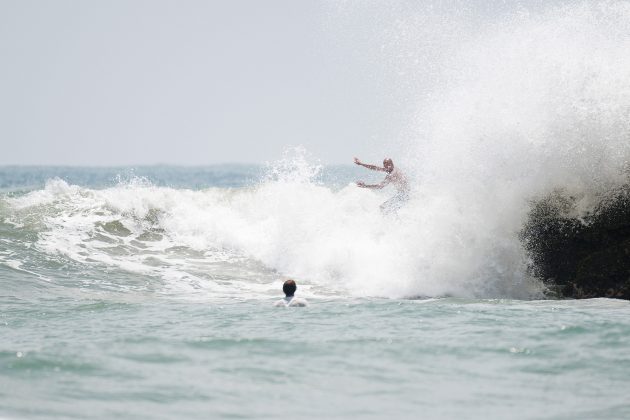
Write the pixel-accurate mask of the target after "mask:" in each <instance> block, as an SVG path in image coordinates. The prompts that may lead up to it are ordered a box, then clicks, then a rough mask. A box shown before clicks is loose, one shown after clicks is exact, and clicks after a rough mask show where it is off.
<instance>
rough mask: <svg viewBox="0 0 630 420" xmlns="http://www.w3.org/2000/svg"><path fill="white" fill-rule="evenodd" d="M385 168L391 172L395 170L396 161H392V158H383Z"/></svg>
mask: <svg viewBox="0 0 630 420" xmlns="http://www.w3.org/2000/svg"><path fill="white" fill-rule="evenodd" d="M383 168H385V171H387V173H390V172H391V171H393V170H394V161H392V160H391V159H390V158H385V159H383Z"/></svg>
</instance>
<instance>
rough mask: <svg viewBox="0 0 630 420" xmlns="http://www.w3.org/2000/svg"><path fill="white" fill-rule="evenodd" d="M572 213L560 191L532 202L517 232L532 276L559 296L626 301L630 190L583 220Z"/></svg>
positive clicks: (628, 290)
mask: <svg viewBox="0 0 630 420" xmlns="http://www.w3.org/2000/svg"><path fill="white" fill-rule="evenodd" d="M573 210H574V199H573V198H572V197H570V196H566V195H563V194H562V193H554V194H552V195H550V196H548V197H545V198H544V199H542V200H539V201H537V202H535V203H533V205H532V209H531V211H530V214H529V219H528V221H527V223H526V225H525V226H524V228H523V230H522V231H521V240H522V242H523V245H524V247H525V249H526V250H527V252H528V254H529V256H530V259H531V264H530V271H531V274H532V275H534V276H536V277H538V278H541V279H542V280H543V281H545V283H546V284H547V285H548V286H549V289H550V291H551V292H552V293H553V294H556V295H557V296H559V297H570V298H593V297H611V298H620V299H630V186H628V185H626V186H624V187H621V188H618V189H616V190H614V191H611V192H609V193H607V194H606V195H605V197H604V198H602V199H601V200H600V202H599V203H598V204H597V205H596V206H595V208H594V209H593V210H592V211H590V212H588V213H587V214H586V215H584V216H582V217H577V216H575V215H573V214H572V213H573Z"/></svg>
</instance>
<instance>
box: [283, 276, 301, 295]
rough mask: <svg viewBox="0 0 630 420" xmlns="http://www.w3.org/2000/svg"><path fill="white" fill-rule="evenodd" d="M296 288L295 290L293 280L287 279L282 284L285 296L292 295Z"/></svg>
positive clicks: (295, 286)
mask: <svg viewBox="0 0 630 420" xmlns="http://www.w3.org/2000/svg"><path fill="white" fill-rule="evenodd" d="M296 290H297V285H296V284H295V281H294V280H287V281H285V282H284V284H283V285H282V291H283V292H284V294H285V295H287V296H293V295H294V294H295V291H296Z"/></svg>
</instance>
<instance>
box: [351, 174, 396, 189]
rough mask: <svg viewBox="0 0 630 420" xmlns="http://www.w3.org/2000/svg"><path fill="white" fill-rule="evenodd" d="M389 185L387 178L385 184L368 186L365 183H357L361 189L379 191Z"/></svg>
mask: <svg viewBox="0 0 630 420" xmlns="http://www.w3.org/2000/svg"><path fill="white" fill-rule="evenodd" d="M387 184H389V177H386V178H385V179H384V180H383V182H381V183H380V184H366V183H365V182H363V181H357V187H361V188H372V189H377V190H380V189H381V188H383V187H384V186H386V185H387Z"/></svg>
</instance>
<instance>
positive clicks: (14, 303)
mask: <svg viewBox="0 0 630 420" xmlns="http://www.w3.org/2000/svg"><path fill="white" fill-rule="evenodd" d="M287 162H290V164H289V163H287ZM0 173H1V174H2V185H3V192H2V195H1V198H0V232H1V235H0V280H1V284H2V288H1V293H0V331H1V334H0V337H1V339H0V417H1V418H9V419H12V418H82V419H83V418H113V417H116V418H123V419H127V418H128V419H134V418H165V419H167V418H279V417H285V418H286V417H289V418H330V417H334V418H354V417H361V418H453V419H455V418H480V419H481V418H523V419H525V418H528V419H529V418H532V419H533V418H536V419H540V418H546V419H593V418H605V419H614V418H619V419H622V418H628V416H630V400H629V399H628V394H627V390H628V385H629V384H630V381H629V380H628V378H629V377H630V356H629V354H630V353H628V349H630V304H628V302H625V301H618V300H612V299H593V300H584V301H567V300H551V299H541V298H542V297H543V294H542V293H543V291H544V287H542V285H540V284H538V283H536V281H535V280H532V279H525V278H521V279H519V278H517V277H516V275H514V274H512V275H510V274H509V271H508V270H507V269H506V270H505V271H504V273H507V274H505V275H503V276H498V277H496V276H495V277H487V278H486V283H487V285H486V287H481V286H480V284H479V280H478V279H477V278H476V276H478V275H479V274H478V273H475V272H474V271H471V272H470V277H469V278H468V279H464V281H462V282H461V283H453V284H450V285H441V287H438V285H436V284H435V283H434V281H435V280H434V279H431V278H423V277H422V274H423V273H424V275H428V273H429V274H430V273H432V271H426V269H424V268H423V266H420V267H419V268H417V270H419V271H416V272H415V273H416V276H417V277H411V278H404V277H403V278H400V277H399V278H397V277H392V276H389V275H388V274H387V272H384V271H382V266H383V265H385V266H386V268H387V266H388V264H390V263H391V261H387V260H388V259H397V261H398V262H401V261H402V263H404V262H405V261H408V260H405V259H404V258H412V257H410V256H408V255H406V254H408V253H412V252H413V249H412V248H411V249H410V248H409V247H413V245H414V243H415V242H413V241H412V242H411V243H406V242H404V241H405V240H407V239H406V238H407V236H405V234H404V231H405V224H407V225H406V226H407V229H409V227H410V225H409V224H410V223H411V220H413V219H409V218H410V217H412V216H411V215H408V214H406V213H404V211H402V210H401V212H400V213H399V214H398V215H397V216H393V217H385V216H383V215H381V214H380V212H379V211H378V205H379V203H380V202H381V201H383V200H384V199H386V198H387V197H388V192H387V191H383V192H382V193H381V192H379V193H374V192H371V191H366V190H359V189H357V188H356V187H353V186H352V185H350V184H349V183H350V181H351V180H353V179H356V178H357V177H359V176H362V177H363V178H365V175H366V174H365V173H363V172H362V171H360V169H358V168H355V167H350V166H348V167H323V168H322V167H318V166H317V165H313V164H310V163H309V162H307V161H306V160H305V159H304V157H303V156H302V155H300V154H298V155H297V156H293V157H291V159H290V160H285V161H282V162H280V163H278V164H277V165H275V166H270V167H257V166H229V165H223V166H218V167H205V168H174V167H149V168H135V169H133V170H132V169H131V168H46V167H44V168H31V167H19V168H17V167H5V168H2V169H1V170H0ZM309 197H310V198H309ZM409 205H410V206H413V205H414V204H413V203H410V204H409ZM403 210H404V209H403ZM344 212H347V213H350V214H349V215H348V217H347V218H346V217H344V216H343V213H344ZM334 215H336V217H334ZM354 219H359V220H354ZM353 220H354V222H353ZM353 223H355V224H353ZM401 224H402V225H403V226H399V225H401ZM370 226H371V227H370ZM411 227H412V228H414V229H415V228H417V226H413V225H412V226H411ZM362 232H363V233H362ZM391 235H396V237H397V238H398V239H399V244H398V245H397V246H396V245H393V242H391V240H392V238H391ZM388 248H391V252H390V253H387V251H386V250H387V249H388ZM417 257H419V256H417ZM399 258H403V259H402V260H400V259H399ZM509 262H510V261H509V260H508V261H504V262H503V263H504V264H508V263H509ZM424 264H426V262H424ZM436 264H439V261H436ZM389 267H390V268H391V267H393V266H389ZM476 267H477V266H474V267H473V268H476ZM371 271H374V273H373V274H371V275H370V272H371ZM407 272H409V271H407ZM404 273H405V271H398V275H399V276H402V275H404ZM485 273H487V271H486V272H485ZM289 276H291V277H294V278H295V279H296V280H297V282H298V295H299V296H302V297H306V298H307V299H308V300H309V302H310V306H309V307H307V308H275V307H273V306H272V305H273V303H274V302H275V301H276V300H277V299H278V298H279V297H281V290H280V289H281V284H282V281H283V280H284V279H285V278H288V277H289ZM353 276H356V277H353ZM443 281H451V282H452V280H450V279H449V278H448V277H444V278H443ZM363 282H365V284H363ZM501 282H503V284H502V283H501ZM510 294H512V295H510Z"/></svg>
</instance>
